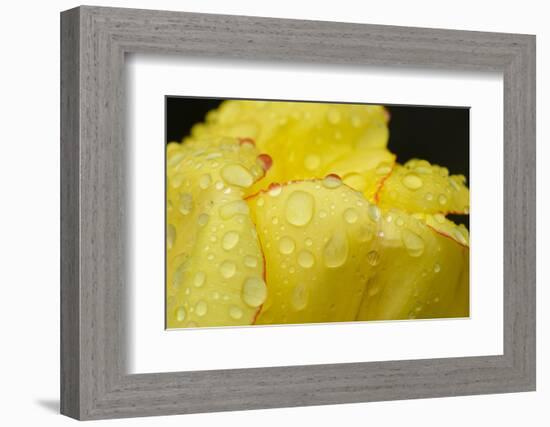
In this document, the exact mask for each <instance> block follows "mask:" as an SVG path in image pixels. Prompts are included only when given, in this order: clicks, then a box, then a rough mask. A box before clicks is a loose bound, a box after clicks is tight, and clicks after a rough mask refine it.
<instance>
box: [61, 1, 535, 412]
mask: <svg viewBox="0 0 550 427" xmlns="http://www.w3.org/2000/svg"><path fill="white" fill-rule="evenodd" d="M61 38H62V56H61V58H62V67H61V79H62V97H61V102H62V104H61V120H62V123H61V124H62V138H61V161H62V175H61V181H62V182H61V184H62V185H61V188H62V197H61V200H62V201H61V203H62V209H61V211H62V218H61V229H62V265H61V275H62V283H61V294H62V303H61V310H62V328H61V335H62V339H61V354H62V360H61V363H62V369H61V372H62V376H61V403H62V413H64V414H66V415H68V416H71V417H74V418H78V419H100V418H116V417H132V416H150V415H165V414H182V413H194V412H212V411H228V410H242V409H257V408H273V407H283V406H303V405H322V404H336V403H348V402H364V401H379V400H391V399H411V398H423V397H437V396H456V395H466V394H482V393H504V392H516V391H528V390H534V388H535V38H534V36H529V35H518V34H497V33H483V32H470V31H451V30H439V29H422V28H406V27H391V26H374V25H359V24H346V23H334V22H315V21H300V20H281V19H269V18H255V17H242V16H224V15H205V14H193V13H181V12H163V11H146V10H133V9H114V8H97V7H86V6H84V7H80V8H77V9H73V10H70V11H66V12H63V13H62V26H61ZM127 53H151V54H167V53H168V54H175V55H184V56H186V57H213V58H221V59H230V58H235V59H244V60H263V61H287V62H290V63H292V64H294V65H295V66H300V64H305V63H319V64H323V66H345V67H361V66H362V65H389V66H392V67H418V68H435V69H448V70H489V71H500V72H502V73H503V75H504V90H505V91H504V106H505V108H504V162H505V165H504V166H505V180H504V195H505V197H504V209H505V214H504V260H505V263H504V354H503V355H500V356H486V357H468V358H447V359H429V360H412V361H398V362H369V363H346V364H333V365H314V366H290V367H271V368H255V369H234V370H219V371H202V372H176V373H158V374H140V375H129V374H127V371H126V369H125V366H126V365H125V359H126V354H125V351H126V345H125V343H126V337H127V334H126V325H125V301H126V299H125V296H126V291H127V286H128V281H129V280H130V276H131V272H130V271H128V265H127V257H126V253H127V252H126V251H127V245H128V244H129V243H128V242H129V238H130V237H131V236H129V234H128V232H127V229H126V228H125V227H126V225H125V221H124V220H125V213H126V209H127V193H126V188H127V185H126V184H127V179H128V175H127V170H128V165H127V164H126V163H125V162H126V159H127V156H126V152H127V150H128V147H127V145H126V140H125V137H124V132H125V130H124V118H125V112H124V103H125V92H124V91H125V82H124V55H125V54H127ZM159 280H162V278H159ZM161 285H162V284H161V283H160V284H159V286H160V288H162V286H161ZM160 288H159V289H160Z"/></svg>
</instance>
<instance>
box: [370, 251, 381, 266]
mask: <svg viewBox="0 0 550 427" xmlns="http://www.w3.org/2000/svg"><path fill="white" fill-rule="evenodd" d="M367 262H368V263H369V264H370V265H372V266H373V267H374V266H376V265H378V263H379V262H380V254H379V253H378V251H374V250H372V251H370V252H369V253H368V254H367Z"/></svg>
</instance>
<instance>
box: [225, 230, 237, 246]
mask: <svg viewBox="0 0 550 427" xmlns="http://www.w3.org/2000/svg"><path fill="white" fill-rule="evenodd" d="M237 243H239V233H237V232H236V231H228V232H227V233H225V234H224V236H223V240H222V248H224V249H225V250H226V251H229V250H231V249H233V248H234V247H235V246H237Z"/></svg>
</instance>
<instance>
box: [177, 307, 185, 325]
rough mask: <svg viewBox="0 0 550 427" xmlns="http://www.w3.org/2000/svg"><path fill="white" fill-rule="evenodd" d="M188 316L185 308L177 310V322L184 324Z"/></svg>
mask: <svg viewBox="0 0 550 427" xmlns="http://www.w3.org/2000/svg"><path fill="white" fill-rule="evenodd" d="M186 316H187V313H186V312H185V308H184V307H178V309H177V310H176V320H177V321H178V322H183V321H184V320H185V317H186Z"/></svg>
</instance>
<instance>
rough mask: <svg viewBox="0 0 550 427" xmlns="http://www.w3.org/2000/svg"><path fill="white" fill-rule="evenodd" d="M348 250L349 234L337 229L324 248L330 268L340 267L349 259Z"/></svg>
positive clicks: (327, 264) (326, 263) (326, 262)
mask: <svg viewBox="0 0 550 427" xmlns="http://www.w3.org/2000/svg"><path fill="white" fill-rule="evenodd" d="M348 252H349V245H348V238H347V236H346V235H345V233H343V232H342V231H340V230H338V231H336V232H335V233H334V234H333V235H332V237H331V238H330V239H329V241H328V242H327V243H326V245H325V248H324V250H323V256H324V261H325V265H326V266H327V267H329V268H336V267H340V266H341V265H343V264H344V263H345V262H346V260H347V259H348Z"/></svg>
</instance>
